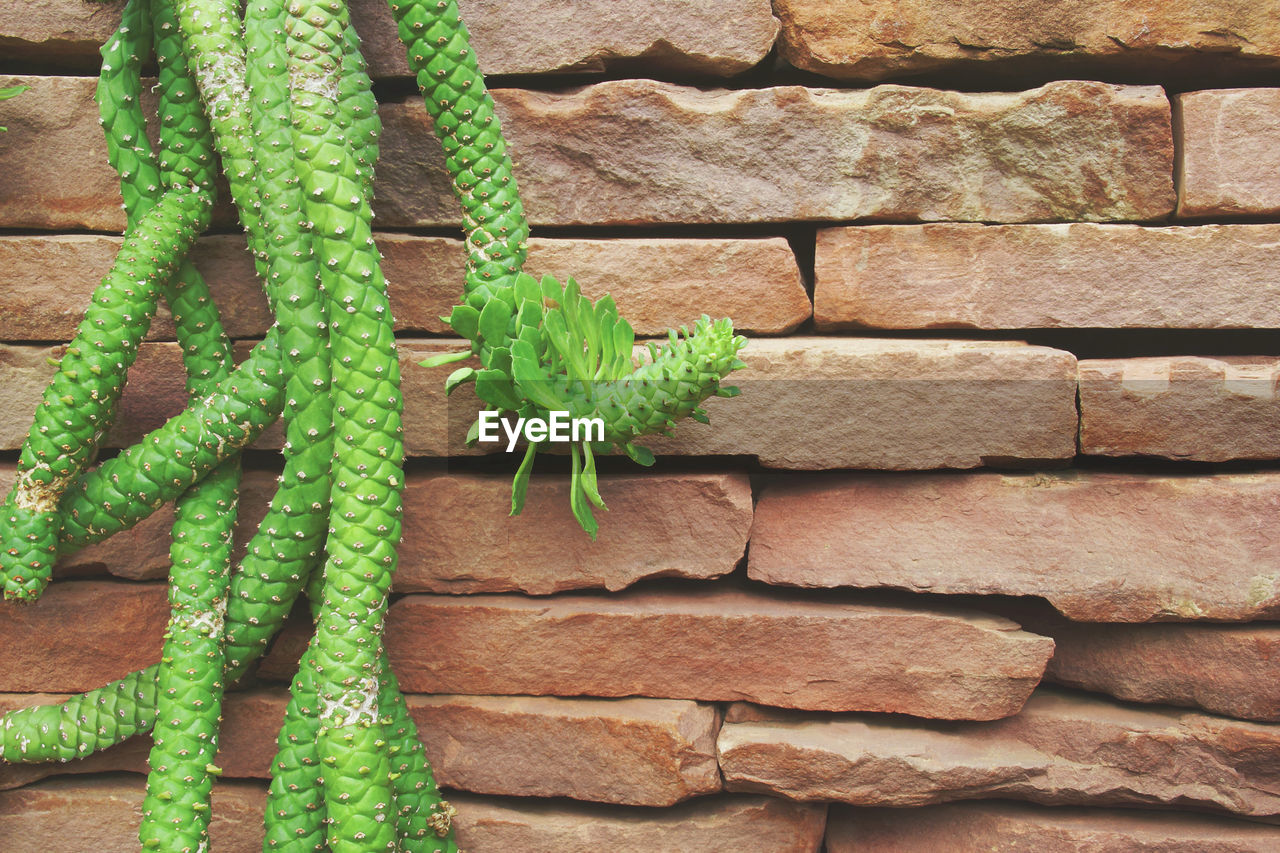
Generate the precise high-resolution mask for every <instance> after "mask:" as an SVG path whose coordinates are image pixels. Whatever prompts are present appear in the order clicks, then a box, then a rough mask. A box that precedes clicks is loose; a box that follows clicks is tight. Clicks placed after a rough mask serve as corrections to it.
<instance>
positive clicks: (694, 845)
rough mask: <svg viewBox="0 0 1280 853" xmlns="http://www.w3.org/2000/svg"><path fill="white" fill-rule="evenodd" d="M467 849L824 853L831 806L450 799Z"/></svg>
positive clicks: (719, 800) (713, 800)
mask: <svg viewBox="0 0 1280 853" xmlns="http://www.w3.org/2000/svg"><path fill="white" fill-rule="evenodd" d="M449 802H451V803H453V804H454V805H455V806H456V807H457V809H458V816H457V817H456V818H455V819H454V827H455V829H456V832H457V838H458V845H459V846H460V847H462V848H463V849H464V850H474V851H486V850H512V851H516V850H519V851H533V850H555V851H557V853H602V851H609V853H652V851H655V850H670V849H674V848H673V845H678V848H679V849H681V850H691V851H692V850H706V851H711V850H716V851H747V850H749V851H751V853H818V851H819V850H821V849H822V834H823V829H824V827H825V825H826V812H827V807H826V805H825V804H818V803H792V802H787V801H785V800H777V799H773V798H770V797H754V796H732V797H703V798H700V799H697V800H694V801H693V802H690V803H683V804H681V805H678V806H673V807H671V808H666V809H660V810H659V809H642V808H636V807H628V806H596V807H587V806H576V805H566V804H563V803H558V802H546V801H539V800H531V799H520V800H493V799H483V798H480V797H474V796H469V795H465V794H462V795H457V796H453V795H451V796H450V797H449Z"/></svg>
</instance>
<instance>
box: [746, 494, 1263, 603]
mask: <svg viewBox="0 0 1280 853" xmlns="http://www.w3.org/2000/svg"><path fill="white" fill-rule="evenodd" d="M1278 515H1280V476H1278V475H1276V474H1217V475H1208V476H1195V477H1191V476H1186V477H1164V476H1152V475H1142V474H1110V473H1087V472H1066V473H1061V474H1024V475H1004V474H989V473H976V474H966V473H955V474H923V475H898V476H884V475H862V476H858V475H843V476H831V477H810V478H798V477H797V478H795V479H793V480H789V481H785V482H780V483H777V484H775V485H771V486H769V487H768V488H766V489H765V490H764V492H763V493H762V495H761V496H760V499H759V502H758V503H757V505H756V514H755V521H754V523H753V524H752V529H751V553H750V558H749V564H748V574H749V576H750V577H752V578H754V579H756V580H761V581H765V582H767V583H774V584H784V585H788V586H804V587H833V586H855V587H864V588H872V587H890V588H895V589H907V590H911V591H914V592H931V593H943V594H973V595H1034V596H1041V597H1043V598H1046V599H1048V600H1049V603H1051V604H1052V605H1053V606H1054V607H1056V608H1057V609H1058V610H1060V611H1061V612H1062V613H1064V614H1065V615H1066V616H1067V617H1069V618H1071V619H1074V620H1077V621H1082V622H1146V621H1163V620H1192V619H1210V620H1227V621H1247V620H1254V619H1267V618H1276V617H1277V616H1278V615H1280V588H1278V587H1277V584H1278V583H1280V575H1278V574H1277V571H1276V566H1277V564H1280V541H1277V539H1276V537H1275V536H1274V535H1272V533H1271V528H1270V527H1269V526H1268V525H1267V524H1266V523H1264V522H1262V521H1260V519H1274V518H1276V517H1277V516H1278Z"/></svg>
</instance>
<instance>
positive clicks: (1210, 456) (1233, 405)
mask: <svg viewBox="0 0 1280 853" xmlns="http://www.w3.org/2000/svg"><path fill="white" fill-rule="evenodd" d="M1276 325H1280V324H1276ZM1080 452H1081V453H1084V454H1089V455H1097V456H1158V457H1164V458H1168V459H1188V460H1194V461H1198V462H1225V461H1228V460H1232V459H1280V359H1277V358H1273V357H1261V356H1259V357H1243V356H1241V357H1222V358H1202V357H1196V356H1173V357H1159V358H1128V359H1098V360H1087V361H1082V362H1080Z"/></svg>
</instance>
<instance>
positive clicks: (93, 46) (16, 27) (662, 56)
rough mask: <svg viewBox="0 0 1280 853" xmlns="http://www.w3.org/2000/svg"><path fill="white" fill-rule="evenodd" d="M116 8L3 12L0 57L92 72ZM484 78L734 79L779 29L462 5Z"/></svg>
mask: <svg viewBox="0 0 1280 853" xmlns="http://www.w3.org/2000/svg"><path fill="white" fill-rule="evenodd" d="M122 5H123V3H120V2H115V0H112V2H105V3H102V4H100V5H99V4H87V3H84V2H82V0H30V2H26V3H11V4H6V5H5V6H3V7H0V53H3V55H4V56H5V57H6V58H7V59H9V60H10V61H26V62H40V63H42V64H51V63H56V64H57V66H58V68H59V69H60V70H67V71H71V70H76V71H80V72H95V73H96V71H97V68H98V65H99V63H100V62H101V57H99V55H98V46H99V45H101V44H102V43H103V42H105V41H106V40H107V37H108V36H110V35H111V33H112V32H113V31H114V30H115V27H116V25H117V24H118V23H119V22H120V9H121V7H122ZM458 8H459V9H460V10H461V12H462V17H463V19H464V20H465V21H466V22H467V28H468V29H469V30H470V34H471V41H472V44H473V46H474V48H475V51H476V55H477V56H479V57H480V61H481V64H482V65H483V67H484V71H485V73H486V74H504V75H505V74H545V73H550V72H557V71H572V72H578V73H582V72H602V71H605V70H606V69H608V68H610V67H611V66H613V65H614V64H615V63H618V62H624V63H626V62H627V61H630V62H631V63H632V64H634V63H636V62H637V61H642V62H643V63H644V67H645V68H648V69H661V70H664V71H667V72H670V73H685V74H697V75H711V76H725V77H727V76H731V75H733V74H738V73H740V72H742V71H746V70H747V69H748V68H750V67H752V66H753V65H756V64H757V63H759V62H760V61H762V60H763V59H764V58H765V55H766V54H768V52H769V50H770V48H771V47H772V46H773V40H774V37H775V36H776V35H777V32H778V22H777V20H775V19H774V17H773V14H772V12H771V11H770V8H769V2H768V0H733V2H727V3H726V2H721V3H715V4H707V3H673V2H669V1H668V2H661V3H657V4H632V3H618V2H615V0H589V1H588V2H577V3H574V4H573V5H572V7H567V6H565V5H564V4H562V3H557V2H548V1H547V0H543V2H537V3H530V2H528V0H525V2H522V3H517V2H515V0H459V3H458ZM351 17H352V20H353V21H354V22H355V25H356V28H357V29H358V30H359V31H360V34H361V36H362V37H363V39H364V44H363V52H364V55H365V59H366V60H368V62H369V70H370V73H371V74H372V75H373V76H374V77H402V76H407V75H408V74H409V68H408V65H407V64H406V63H405V49H404V46H403V45H402V44H401V43H400V41H399V39H398V38H397V37H396V28H395V21H394V19H393V18H392V17H391V12H390V9H389V8H388V6H387V4H386V3H385V2H379V0H355V2H353V3H352V4H351Z"/></svg>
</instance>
